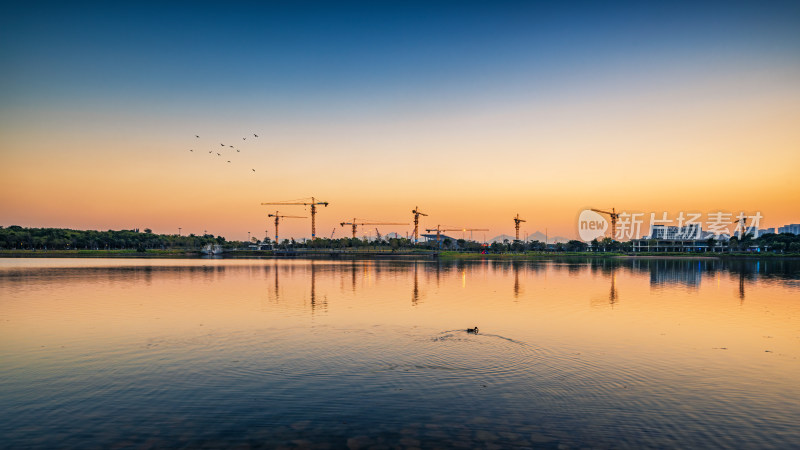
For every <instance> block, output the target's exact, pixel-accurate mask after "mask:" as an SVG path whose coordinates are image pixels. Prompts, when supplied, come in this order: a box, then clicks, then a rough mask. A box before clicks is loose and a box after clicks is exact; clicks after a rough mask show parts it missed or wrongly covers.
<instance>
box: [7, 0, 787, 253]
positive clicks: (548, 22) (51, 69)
mask: <svg viewBox="0 0 800 450" xmlns="http://www.w3.org/2000/svg"><path fill="white" fill-rule="evenodd" d="M0 61H2V67H3V70H2V71H0V151H1V152H2V157H3V160H4V162H5V163H6V164H5V165H4V166H5V167H0V191H3V192H5V194H4V195H0V208H1V209H2V210H3V211H5V212H6V217H7V218H6V219H5V220H6V221H7V222H8V223H7V224H12V223H17V224H21V225H29V226H34V225H45V224H47V225H50V226H73V227H77V228H100V229H107V228H112V227H116V228H119V227H122V226H125V227H131V226H139V227H140V228H145V227H150V228H153V229H154V230H155V231H159V227H162V226H163V227H164V229H173V228H175V227H177V226H182V227H184V228H185V229H189V228H191V226H192V225H191V224H192V223H193V221H194V222H198V223H196V225H195V226H194V228H195V229H199V230H202V229H204V228H206V227H208V228H216V229H217V230H219V231H217V232H218V233H223V234H224V233H226V232H227V233H231V234H232V235H231V237H236V238H241V236H243V235H246V233H245V232H244V231H242V230H246V228H244V227H245V225H242V224H245V223H250V222H261V221H262V219H263V218H262V217H261V215H262V214H261V213H262V212H263V211H261V210H260V209H259V208H258V207H257V205H259V203H260V202H261V201H265V200H279V199H281V198H300V197H304V196H311V195H315V196H317V197H327V198H326V200H328V201H331V202H332V205H334V204H335V205H341V208H342V209H341V210H337V211H336V212H335V215H336V217H335V218H334V217H330V219H331V221H332V222H331V223H332V224H335V223H338V222H339V221H342V220H343V219H344V218H347V217H350V218H352V217H365V215H367V214H368V213H369V216H370V217H371V218H373V219H376V220H388V221H396V220H398V218H397V216H396V215H395V213H394V212H393V211H395V209H396V210H397V211H406V210H408V208H409V207H413V206H415V205H418V204H420V203H422V201H423V200H425V201H427V202H428V205H430V206H429V209H431V210H436V209H437V208H439V210H440V211H442V214H441V215H440V218H438V219H433V218H432V219H431V220H437V221H439V222H438V223H450V224H469V225H470V226H472V227H491V228H493V229H494V228H498V234H499V232H500V231H503V232H505V233H506V234H508V233H509V231H508V230H504V229H500V228H503V227H507V226H508V224H507V222H508V220H507V217H506V216H507V215H509V214H510V216H513V215H514V214H516V213H517V212H519V213H521V214H523V215H528V216H534V215H536V216H540V217H545V216H546V217H548V220H549V226H550V229H551V230H556V231H555V232H557V233H559V234H562V235H565V236H568V235H570V234H574V233H573V232H574V229H573V228H574V223H573V222H574V220H573V219H574V215H575V214H576V213H575V211H579V210H580V209H581V208H583V207H586V206H596V207H600V208H610V207H617V208H618V209H622V208H638V210H644V211H652V210H659V209H669V210H675V209H679V208H682V209H694V210H702V211H706V210H709V209H711V208H715V209H728V210H734V209H738V208H748V210H754V209H761V210H763V211H764V212H765V215H766V216H767V217H769V218H770V219H769V220H775V221H776V222H777V223H773V225H782V223H781V222H783V221H796V220H797V218H796V217H794V216H793V214H794V213H793V212H792V211H791V210H790V207H789V206H787V205H791V204H796V203H798V202H800V186H798V185H797V183H796V172H797V170H799V169H800V152H798V151H797V149H798V148H800V135H798V132H797V129H798V127H797V123H798V121H800V2H796V1H795V2H768V3H765V2H491V3H488V2H486V3H478V2H390V1H375V2H233V3H230V4H228V3H226V4H222V3H219V2H70V3H56V2H53V3H44V2H17V3H14V4H12V5H10V6H6V7H5V9H4V11H3V14H2V16H0ZM253 132H261V133H262V135H263V137H264V139H262V140H261V141H260V143H259V145H258V146H256V144H255V143H252V144H251V142H252V141H247V143H248V145H250V148H246V149H244V150H245V151H243V152H241V153H240V154H237V155H234V156H236V157H241V161H242V162H241V164H242V165H245V164H246V166H245V167H244V168H242V167H240V166H237V165H236V164H237V163H239V160H235V161H232V162H231V163H224V164H223V165H222V166H220V165H213V164H214V163H212V162H211V161H210V160H201V159H199V158H197V157H196V158H194V159H188V158H189V156H190V155H189V148H188V147H189V146H192V145H195V144H197V142H195V141H194V140H193V139H194V135H195V134H201V135H203V137H204V138H206V136H208V139H209V140H210V141H211V140H213V141H214V142H213V144H212V145H218V143H220V142H228V141H230V140H232V139H237V140H241V137H242V136H246V135H249V134H250V133H253ZM205 150H208V149H205ZM193 154H194V155H197V153H193ZM205 154H206V155H208V153H205ZM654 155H671V156H670V157H671V158H673V159H674V160H676V161H691V162H693V164H695V167H693V168H692V170H691V171H685V170H684V171H676V170H665V171H659V172H657V173H645V172H641V171H639V170H636V169H637V168H639V167H641V164H642V161H646V158H648V157H653V156H654ZM754 155H756V156H757V157H754ZM742 161H747V164H742V163H741V162H742ZM775 161H781V163H780V164H776V163H775ZM223 162H224V161H223ZM237 167H238V168H237ZM378 167H382V168H385V167H391V168H392V170H390V171H380V170H376V168H378ZM712 167H713V168H714V170H713V175H712V176H708V175H705V174H704V176H701V177H697V176H696V175H697V174H698V173H700V174H702V173H704V171H705V170H707V169H708V168H712ZM253 168H257V169H258V170H257V171H256V172H253V171H252V169H253ZM476 173H478V174H479V176H476ZM243 174H244V175H248V177H243V176H242V175H243ZM598 174H615V176H598ZM618 174H619V175H618ZM43 177H44V178H47V179H48V180H49V183H44V184H43V183H41V182H40V180H41V179H42V178H43ZM476 180H477V182H476ZM742 180H749V181H748V183H743V182H742ZM651 184H653V185H659V186H670V189H666V190H661V189H652V188H650V187H648V186H649V185H651ZM785 186H789V187H788V189H787V188H786V187H785ZM11 191H18V192H22V193H23V194H21V195H20V194H15V195H11V194H8V193H9V192H11ZM163 192H170V195H171V196H172V198H171V199H170V200H171V202H164V203H163V204H161V205H160V206H159V205H155V204H154V203H153V202H152V200H151V198H152V197H153V196H158V195H159V194H160V193H163ZM542 192H546V193H548V198H546V199H543V198H541V197H540V196H538V197H537V195H539V194H540V193H542ZM647 192H650V194H648V195H645V193H647ZM699 192H701V193H703V195H698V193H699ZM109 198H113V199H115V200H114V202H115V204H116V202H124V203H125V204H126V205H127V206H126V207H125V208H121V207H118V208H116V209H114V210H113V211H108V210H104V209H103V208H101V207H100V206H99V205H104V204H109V203H111V201H109V200H108V199H109ZM386 198H391V199H393V200H392V202H387V201H386V200H385V199H386ZM87 202H90V203H92V204H94V205H98V206H96V207H94V208H95V210H90V209H91V208H90V209H85V208H84V207H83V206H82V205H84V204H86V203H87ZM390 203H391V205H390ZM395 203H396V205H395ZM176 204H180V205H182V207H181V208H182V209H176V208H175V205H176ZM253 205H256V206H255V207H254V206H253ZM390 206H391V208H390ZM422 206H423V205H420V207H422ZM477 206H479V207H480V208H483V209H480V212H478V213H477V217H478V218H479V219H480V220H478V219H475V217H476V216H475V214H476V209H475V208H476V207H477ZM214 208H215V209H217V210H221V209H225V210H226V215H224V217H219V218H215V219H214V220H215V221H216V222H215V223H213V224H212V223H208V222H209V221H210V220H206V218H204V217H203V216H204V214H205V212H206V211H208V210H209V209H214ZM525 208H529V209H528V211H529V212H527V213H526V212H525V211H526V210H525ZM331 214H332V215H333V214H334V213H331ZM495 216H496V217H501V218H502V219H497V220H498V221H499V222H497V223H495V222H492V221H493V220H494V219H493V217H495ZM200 217H203V219H202V220H203V221H204V223H203V224H202V226H201V225H200V224H199V222H200V221H201V219H198V218H200ZM109 218H110V219H109ZM484 219H485V220H484ZM481 220H484V221H485V222H487V223H475V222H480V221H481ZM498 223H500V224H501V225H498ZM768 223H769V221H768ZM512 225H513V224H512ZM528 225H529V226H530V227H531V228H532V229H531V230H529V231H530V232H533V231H535V230H536V229H544V228H545V227H546V226H548V225H546V224H542V223H536V222H535V221H530V222H528ZM260 226H261V225H247V228H249V229H258V228H257V227H260ZM287 226H288V227H291V226H294V225H287ZM298 227H299V225H298ZM289 230H291V229H289ZM237 233H238V235H234V234H237ZM300 233H301V230H300V229H299V228H298V231H297V236H298V237H299V236H301V234H300Z"/></svg>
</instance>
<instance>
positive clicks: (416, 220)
mask: <svg viewBox="0 0 800 450" xmlns="http://www.w3.org/2000/svg"><path fill="white" fill-rule="evenodd" d="M411 214H414V243H415V244H416V243H417V242H419V216H427V214H425V213H424V212H421V211H420V210H419V206H415V207H414V209H412V210H411Z"/></svg>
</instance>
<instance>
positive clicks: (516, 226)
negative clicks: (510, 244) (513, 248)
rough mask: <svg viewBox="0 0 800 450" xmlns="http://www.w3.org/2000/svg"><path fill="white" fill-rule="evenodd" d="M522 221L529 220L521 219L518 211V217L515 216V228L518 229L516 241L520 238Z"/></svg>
mask: <svg viewBox="0 0 800 450" xmlns="http://www.w3.org/2000/svg"><path fill="white" fill-rule="evenodd" d="M520 222H527V220H525V219H520V218H519V213H517V217H514V228H516V230H517V238H516V239H515V241H518V240H519V223H520Z"/></svg>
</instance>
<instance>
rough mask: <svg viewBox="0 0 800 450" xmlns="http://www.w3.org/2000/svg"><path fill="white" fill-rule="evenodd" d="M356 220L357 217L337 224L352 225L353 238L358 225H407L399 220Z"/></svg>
mask: <svg viewBox="0 0 800 450" xmlns="http://www.w3.org/2000/svg"><path fill="white" fill-rule="evenodd" d="M358 220H359V219H355V218H354V219H353V221H352V222H342V223H340V224H339V226H342V227H343V226H345V225H352V226H353V238H355V237H356V232H357V231H358V226H359V225H408V224H407V223H400V222H365V221H363V219H362V221H361V222H359V221H358Z"/></svg>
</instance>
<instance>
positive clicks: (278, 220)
mask: <svg viewBox="0 0 800 450" xmlns="http://www.w3.org/2000/svg"><path fill="white" fill-rule="evenodd" d="M267 217H274V218H275V243H276V244H277V243H278V242H279V241H278V224H279V223H280V221H281V218H282V217H283V218H286V219H308V217H306V216H282V215H280V214H279V213H278V211H275V214H267Z"/></svg>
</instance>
